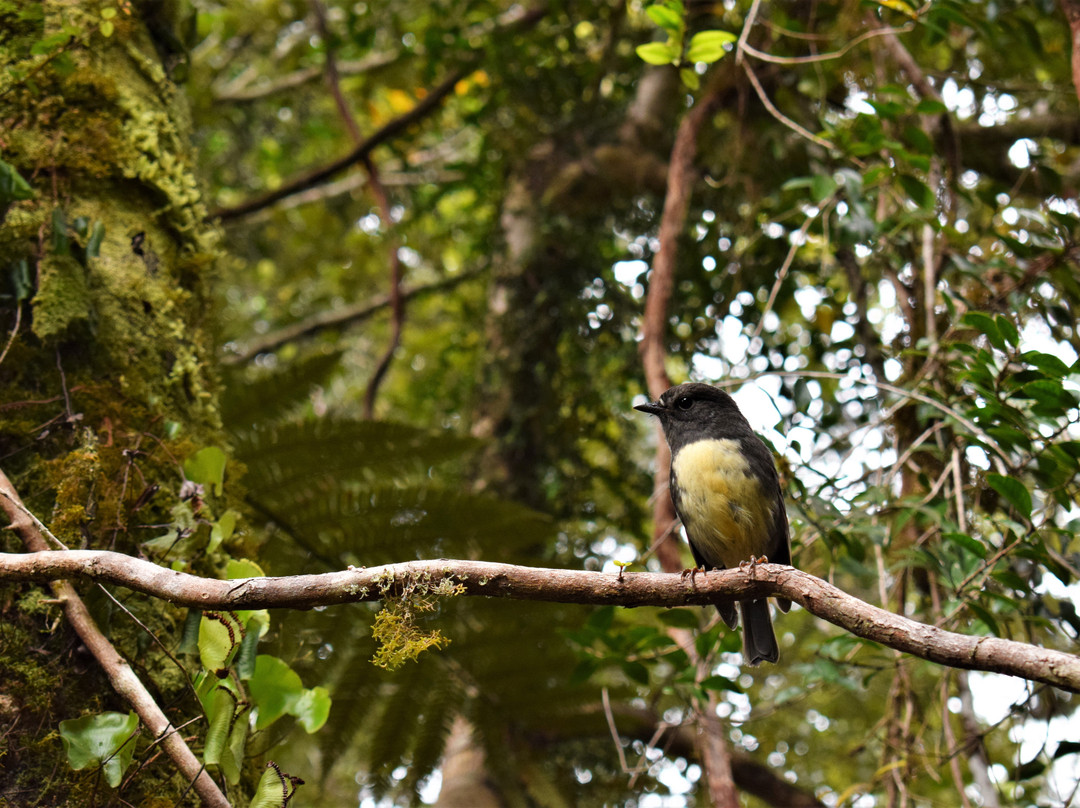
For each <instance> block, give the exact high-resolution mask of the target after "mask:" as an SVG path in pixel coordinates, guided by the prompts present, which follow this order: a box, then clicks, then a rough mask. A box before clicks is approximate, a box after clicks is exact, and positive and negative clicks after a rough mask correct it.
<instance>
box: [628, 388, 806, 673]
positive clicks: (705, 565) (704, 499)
mask: <svg viewBox="0 0 1080 808" xmlns="http://www.w3.org/2000/svg"><path fill="white" fill-rule="evenodd" d="M634 409H636V410H640V411H642V412H647V413H650V414H651V415H655V416H656V417H657V418H659V419H660V426H661V427H663V430H664V437H665V438H666V439H667V442H668V446H670V447H671V480H670V487H671V498H672V501H673V502H674V504H675V512H676V513H677V514H678V516H679V519H681V520H682V523H683V527H684V528H685V529H686V537H687V539H688V541H689V543H690V552H691V553H692V554H693V556H694V562H695V563H696V564H697V567H698V568H700V569H701V570H703V571H706V572H707V571H708V570H710V569H732V568H735V567H741V566H744V565H746V564H751V565H754V564H758V563H764V562H765V561H766V560H767V561H770V562H772V563H775V564H787V565H790V564H791V540H790V534H789V527H788V518H787V509H786V508H785V506H784V494H783V491H782V490H781V488H780V476H779V474H778V473H777V471H776V462H775V461H774V460H773V456H772V452H771V451H770V449H769V447H768V446H766V445H765V442H764V441H762V440H761V438H759V437H758V436H757V434H756V433H755V432H754V430H753V428H752V427H751V426H750V423H749V422H748V421H747V420H746V418H745V417H744V416H743V414H742V412H740V411H739V407H738V405H737V404H736V403H735V400H734V399H733V398H732V397H731V396H729V395H728V394H727V393H725V392H724V391H723V390H720V389H718V388H716V387H714V386H712V385H710V384H702V383H699V382H688V383H686V384H680V385H677V386H675V387H672V388H670V389H669V390H667V391H665V392H664V393H663V395H661V396H660V399H659V400H658V401H655V402H648V403H646V404H639V405H637V406H636V407H634ZM695 572H697V569H695V570H688V571H687V572H686V573H684V574H691V575H692V574H693V573H695ZM776 605H777V606H778V607H779V608H780V610H781V611H783V612H786V611H787V610H788V609H790V608H791V601H790V600H786V599H782V598H777V601H776ZM738 606H739V608H738V612H736V609H735V604H734V603H725V604H721V605H719V606H717V609H718V610H719V612H720V616H721V617H722V618H723V620H724V622H725V623H727V625H728V626H729V627H730V628H732V629H734V628H736V627H737V626H738V624H739V613H741V614H742V623H743V657H744V659H745V661H746V662H747V663H748V664H750V665H757V664H758V663H760V662H762V661H767V662H776V661H777V660H778V659H779V658H780V649H779V646H778V645H777V644H776V635H775V633H774V632H773V627H772V616H771V615H770V613H769V602H768V599H767V598H757V599H746V600H740V601H739V602H738Z"/></svg>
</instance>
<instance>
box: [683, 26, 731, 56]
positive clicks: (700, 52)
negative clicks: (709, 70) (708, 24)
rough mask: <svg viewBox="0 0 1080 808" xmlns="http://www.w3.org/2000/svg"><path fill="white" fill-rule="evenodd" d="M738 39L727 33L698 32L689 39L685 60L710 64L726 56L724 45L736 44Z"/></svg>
mask: <svg viewBox="0 0 1080 808" xmlns="http://www.w3.org/2000/svg"><path fill="white" fill-rule="evenodd" d="M738 39H739V37H737V36H736V35H735V34H732V33H730V32H728V31H699V32H698V33H696V34H694V35H693V36H692V37H691V38H690V47H689V48H687V51H686V58H687V60H688V61H691V62H705V63H706V64H712V63H713V62H717V61H719V60H720V59H722V58H724V56H726V55H727V50H726V49H725V48H724V45H730V44H731V43H732V42H737V41H738Z"/></svg>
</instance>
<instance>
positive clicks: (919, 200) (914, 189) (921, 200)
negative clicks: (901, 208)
mask: <svg viewBox="0 0 1080 808" xmlns="http://www.w3.org/2000/svg"><path fill="white" fill-rule="evenodd" d="M897 179H898V180H899V181H900V186H901V187H902V188H903V189H904V193H906V194H907V195H908V196H909V197H911V200H912V201H913V202H914V203H915V204H916V205H918V206H919V207H920V208H922V209H923V210H933V209H934V208H935V207H936V206H937V196H935V194H934V192H933V190H931V189H930V186H928V185H927V184H926V183H925V182H923V181H922V180H919V179H916V178H915V177H913V176H911V175H910V174H900V175H899V176H898V177H897Z"/></svg>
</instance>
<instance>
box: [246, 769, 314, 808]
mask: <svg viewBox="0 0 1080 808" xmlns="http://www.w3.org/2000/svg"><path fill="white" fill-rule="evenodd" d="M298 782H302V781H297V780H296V779H295V778H293V777H289V776H288V775H286V774H285V773H284V772H283V771H281V769H279V768H278V767H277V764H275V763H274V762H273V761H270V762H269V763H267V764H266V771H264V772H263V775H262V777H260V778H259V784H258V785H257V786H256V787H255V796H254V797H252V798H251V802H249V803H248V808H285V805H286V804H287V803H288V802H289V800H291V799H292V796H293V794H295V793H296V788H297V785H298Z"/></svg>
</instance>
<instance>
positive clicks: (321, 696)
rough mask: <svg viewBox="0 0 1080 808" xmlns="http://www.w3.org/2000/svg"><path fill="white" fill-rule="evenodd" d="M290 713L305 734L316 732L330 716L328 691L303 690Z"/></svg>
mask: <svg viewBox="0 0 1080 808" xmlns="http://www.w3.org/2000/svg"><path fill="white" fill-rule="evenodd" d="M291 712H292V714H293V715H295V716H296V719H297V720H298V721H299V722H300V726H302V727H303V728H304V731H305V732H307V733H308V734H311V733H313V732H318V731H319V729H321V728H322V725H323V724H325V723H326V719H327V718H328V717H329V716H330V691H329V690H327V689H326V688H325V687H312V688H309V689H306V690H304V692H303V693H301V694H300V698H298V699H297V700H296V702H295V703H294V704H293V709H292V710H291Z"/></svg>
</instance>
